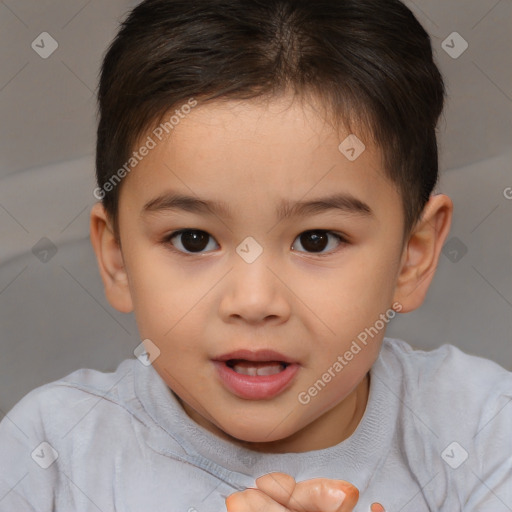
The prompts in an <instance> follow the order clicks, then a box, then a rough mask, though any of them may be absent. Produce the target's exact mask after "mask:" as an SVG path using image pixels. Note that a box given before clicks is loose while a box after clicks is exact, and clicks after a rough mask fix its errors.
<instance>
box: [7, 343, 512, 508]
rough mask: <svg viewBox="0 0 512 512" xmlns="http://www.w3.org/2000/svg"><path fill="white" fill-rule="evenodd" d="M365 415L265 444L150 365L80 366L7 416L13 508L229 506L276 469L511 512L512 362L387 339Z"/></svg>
mask: <svg viewBox="0 0 512 512" xmlns="http://www.w3.org/2000/svg"><path fill="white" fill-rule="evenodd" d="M370 377H371V381H370V394H369V400H368V405H367V408H366V411H365V414H364V416H363V418H362V420H361V422H360V424H359V425H358V427H357V429H356V431H355V432H354V433H353V435H352V436H351V437H349V438H348V439H346V440H345V441H343V442H341V443H340V444H338V445H336V446H333V447H331V448H327V449H323V450H317V451H311V452H305V453H287V454H261V453H257V452H253V451H251V450H248V449H245V448H241V447H239V446H237V445H234V444H232V443H230V442H228V441H226V440H223V439H220V438H218V437H217V436H215V435H214V434H212V433H210V432H209V431H207V430H205V429H204V428H202V427H200V426H199V425H197V424H196V423H195V422H194V421H193V420H192V419H190V418H189V417H188V416H187V414H186V413H185V412H184V410H183V408H182V407H181V405H180V404H179V402H178V401H177V399H176V397H175V396H174V394H173V393H172V392H171V391H170V389H169V388H168V387H167V385H166V384H165V383H164V381H163V380H162V379H161V378H160V376H159V375H158V374H157V373H156V371H155V370H154V368H153V367H152V366H144V365H143V364H142V363H140V362H139V361H138V360H136V359H129V360H125V361H123V362H122V363H121V364H120V365H119V367H118V368H117V370H116V371H115V372H113V373H102V372H98V371H95V370H87V369H83V370H78V371H76V372H74V373H72V374H70V375H68V376H67V377H65V378H63V379H61V380H58V381H56V382H53V383H50V384H46V385H44V386H41V387H39V388H37V389H35V390H33V391H32V392H30V393H29V394H28V395H26V396H25V397H24V398H23V399H22V400H21V401H20V402H19V403H18V404H17V405H16V406H15V407H14V408H13V409H12V410H11V411H10V412H9V413H8V414H7V416H6V417H5V418H4V419H3V420H2V422H1V423H0V511H1V512H29V511H37V512H85V511H87V512H93V511H94V512H98V511H101V512H110V511H117V512H164V511H165V512H195V511H197V512H219V511H225V510H226V507H225V503H224V499H225V497H226V496H227V495H229V494H231V493H233V492H235V491H237V490H242V489H245V488H246V487H250V486H254V480H255V478H257V477H258V476H260V475H263V474H265V473H269V472H272V471H281V472H285V473H288V474H291V475H292V476H293V477H294V478H295V479H296V480H297V481H301V480H305V479H309V478H316V477H324V478H337V479H342V480H347V481H349V482H351V483H353V484H354V485H355V486H356V487H358V489H359V491H360V500H359V502H358V505H357V506H356V508H355V510H356V511H357V512H368V510H369V506H370V504H371V503H373V502H375V501H377V502H380V503H382V504H383V505H384V507H386V510H387V511H388V512H391V511H395V512H398V511H401V512H408V511H410V512H424V511H436V512H438V511H442V512H458V511H460V510H463V511H464V512H472V511H482V512H505V511H506V512H510V511H511V510H512V403H511V401H512V373H510V372H508V371H506V370H505V369H503V368H502V367H501V366H499V365H498V364H496V363H494V362H491V361H488V360H486V359H482V358H478V357H475V356H470V355H467V354H464V353H463V352H461V351H460V350H458V349H457V348H455V347H453V346H450V345H443V346H442V347H440V348H438V349H436V350H434V351H431V352H423V351H417V350H413V349H412V348H411V347H410V346H409V345H408V344H407V343H405V342H404V341H402V340H395V339H389V338H385V339H384V342H383V346H382V349H381V353H380V356H379V359H378V360H377V361H376V363H375V364H374V365H373V367H372V369H371V372H370Z"/></svg>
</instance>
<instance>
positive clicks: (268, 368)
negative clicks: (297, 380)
mask: <svg viewBox="0 0 512 512" xmlns="http://www.w3.org/2000/svg"><path fill="white" fill-rule="evenodd" d="M232 368H233V370H234V371H235V372H237V373H240V374H242V375H250V376H252V377H256V376H258V375H260V376H265V375H275V374H276V373H279V372H281V371H282V370H284V366H283V365H282V364H280V363H274V364H268V365H264V366H249V365H247V364H235V365H233V367H232Z"/></svg>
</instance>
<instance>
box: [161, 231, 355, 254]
mask: <svg viewBox="0 0 512 512" xmlns="http://www.w3.org/2000/svg"><path fill="white" fill-rule="evenodd" d="M188 232H198V233H206V234H207V235H208V236H209V237H210V238H213V237H212V236H211V235H210V234H209V233H207V232H206V231H203V230H202V229H193V228H186V229H179V230H177V231H173V232H172V233H170V234H168V235H166V236H165V237H164V238H163V239H162V240H161V243H162V244H164V245H165V246H166V247H168V248H169V249H170V250H171V251H173V252H176V253H178V254H180V255H182V256H197V255H201V254H208V253H209V252H211V251H206V252H184V251H181V250H179V249H176V248H175V247H174V246H173V244H172V243H171V240H172V239H173V238H175V237H177V236H179V235H181V234H183V233H188ZM304 233H323V234H328V235H332V236H334V237H335V238H336V239H337V240H338V242H339V243H340V245H339V246H338V247H337V248H336V249H334V250H331V251H329V252H308V251H297V252H300V253H304V254H310V255H313V256H318V257H326V256H331V255H332V254H334V253H336V252H338V251H339V250H340V248H341V247H343V246H344V245H348V244H349V240H348V239H347V237H345V236H343V235H342V234H340V233H336V232H334V231H329V230H327V229H308V230H306V231H303V232H302V233H299V234H298V235H297V237H296V238H295V239H294V240H296V239H297V238H299V237H300V236H301V235H303V234H304ZM292 245H293V244H292Z"/></svg>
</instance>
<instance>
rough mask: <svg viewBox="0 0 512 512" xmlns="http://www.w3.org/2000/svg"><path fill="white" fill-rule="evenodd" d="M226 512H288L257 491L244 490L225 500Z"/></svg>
mask: <svg viewBox="0 0 512 512" xmlns="http://www.w3.org/2000/svg"><path fill="white" fill-rule="evenodd" d="M226 508H227V511H228V512H261V511H262V510H264V511H265V512H290V511H289V510H288V509H287V508H285V507H283V506H282V505H280V504H279V503H277V502H276V501H274V500H273V499H272V498H271V497H270V496H267V495H266V494H265V493H264V492H262V491H260V490H259V489H246V490H245V491H238V492H235V493H233V494H230V495H229V496H228V497H227V498H226Z"/></svg>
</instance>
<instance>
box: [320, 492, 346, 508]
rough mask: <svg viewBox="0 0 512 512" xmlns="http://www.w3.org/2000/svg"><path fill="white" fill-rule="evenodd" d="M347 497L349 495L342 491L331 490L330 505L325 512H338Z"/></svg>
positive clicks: (326, 506)
mask: <svg viewBox="0 0 512 512" xmlns="http://www.w3.org/2000/svg"><path fill="white" fill-rule="evenodd" d="M346 496H347V495H346V494H345V493H344V492H343V491H342V490H340V489H331V490H330V491H329V498H330V499H329V502H330V503H326V504H325V506H324V508H323V510H325V512H336V511H337V510H338V509H339V508H340V507H341V505H342V504H343V502H344V501H345V497H346Z"/></svg>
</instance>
